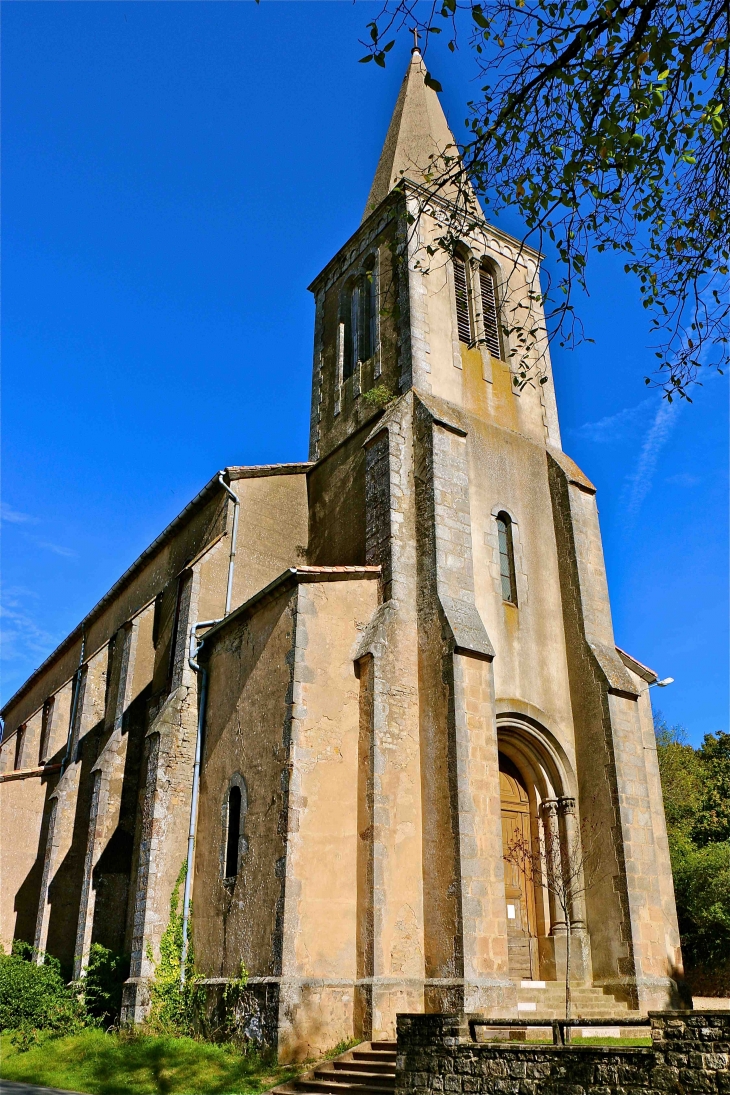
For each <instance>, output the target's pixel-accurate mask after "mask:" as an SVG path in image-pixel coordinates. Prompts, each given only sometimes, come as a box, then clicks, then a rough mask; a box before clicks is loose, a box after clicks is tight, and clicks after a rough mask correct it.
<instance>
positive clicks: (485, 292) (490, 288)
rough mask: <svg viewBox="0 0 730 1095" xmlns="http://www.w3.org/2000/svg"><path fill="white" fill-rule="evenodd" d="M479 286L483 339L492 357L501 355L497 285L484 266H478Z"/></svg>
mask: <svg viewBox="0 0 730 1095" xmlns="http://www.w3.org/2000/svg"><path fill="white" fill-rule="evenodd" d="M479 287H480V289H481V293H482V316H483V317H484V341H485V342H486V344H487V346H488V348H489V352H490V354H491V355H492V357H498V358H501V357H502V349H501V345H500V339H499V308H498V306H497V287H496V286H495V284H494V275H493V274H492V272H491V271H490V270H487V269H486V267H484V266H480V267H479Z"/></svg>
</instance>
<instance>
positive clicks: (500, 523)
mask: <svg viewBox="0 0 730 1095" xmlns="http://www.w3.org/2000/svg"><path fill="white" fill-rule="evenodd" d="M497 535H498V537H499V574H500V578H501V580H502V600H503V601H507V602H508V603H509V604H512V605H516V604H517V582H516V581H515V552H514V546H513V543H512V518H511V517H510V515H509V514H508V513H498V514H497Z"/></svg>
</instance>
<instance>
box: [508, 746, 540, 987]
mask: <svg viewBox="0 0 730 1095" xmlns="http://www.w3.org/2000/svg"><path fill="white" fill-rule="evenodd" d="M499 786H500V797H501V803H502V844H503V847H504V853H505V855H508V854H509V849H510V848H512V849H515V848H519V846H520V845H522V846H523V847H525V848H527V849H530V848H531V847H532V829H531V825H530V800H529V796H528V794H527V788H526V787H525V783H524V780H523V779H522V776H521V775H520V773H519V771H518V770H517V768H516V767H515V766H514V764H512V762H511V761H510V760H508V759H507V757H505V756H503V755H502V754H501V753H500V755H499ZM514 858H515V857H514V853H513V855H512V856H511V857H510V860H506V861H505V864H504V892H505V897H506V900H507V944H508V947H509V972H510V975H511V976H512V977H515V978H520V979H525V980H530V979H531V978H532V977H533V975H534V971H533V964H534V960H535V958H536V954H535V952H536V949H537V948H536V946H535V944H536V931H535V888H534V884H533V880H532V872H531V871H530V869H529V864H526V863H524V862H522V863H520V862H514ZM516 858H517V859H518V860H519V859H520V856H519V855H517V857H516Z"/></svg>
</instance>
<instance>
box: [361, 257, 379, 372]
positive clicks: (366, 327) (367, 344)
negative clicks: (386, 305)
mask: <svg viewBox="0 0 730 1095" xmlns="http://www.w3.org/2000/svg"><path fill="white" fill-rule="evenodd" d="M359 292H360V333H359V351H360V354H359V360H360V361H369V360H370V358H371V357H372V356H373V354H374V353H375V349H376V346H377V326H376V325H377V317H378V310H377V285H376V281H375V258H374V256H372V255H370V256H369V257H368V258H367V259H365V273H364V274H363V276H362V278H361V279H360V286H359Z"/></svg>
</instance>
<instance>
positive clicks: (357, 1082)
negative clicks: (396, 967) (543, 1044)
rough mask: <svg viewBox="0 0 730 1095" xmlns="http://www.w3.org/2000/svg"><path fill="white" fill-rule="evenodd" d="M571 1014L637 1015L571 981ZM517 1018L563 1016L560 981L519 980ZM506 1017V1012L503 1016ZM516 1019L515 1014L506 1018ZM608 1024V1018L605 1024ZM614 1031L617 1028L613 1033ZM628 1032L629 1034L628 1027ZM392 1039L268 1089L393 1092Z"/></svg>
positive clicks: (329, 1094) (326, 1093) (286, 1093)
mask: <svg viewBox="0 0 730 1095" xmlns="http://www.w3.org/2000/svg"><path fill="white" fill-rule="evenodd" d="M572 989H573V993H572V995H573V1017H574V1018H576V1019H580V1018H584V1019H606V1020H607V1021H609V1020H613V1022H612V1023H611V1024H610V1025H611V1026H614V1025H616V1021H619V1023H620V1020H621V1018H622V1017H624V1016H625V1017H626V1018H636V1016H637V1014H638V1013H637V1012H636V1011H631V1010H630V1009H629V1007H628V1005H627V1003H626V1001H625V1000H621V999H619V998H618V997H616V996H614V995H613V994H612V993H609V992H605V991H604V990H603V989H600V988H594V987H593V986H592V985H585V984H575V985H573V986H572ZM517 1000H518V1003H517V1015H516V1018H518V1019H562V1018H563V1017H564V1016H565V984H564V983H563V982H562V981H521V982H520V983H519V987H518V990H517ZM504 1017H505V1018H508V1016H507V1015H505V1016H504ZM511 1017H512V1018H515V1015H514V1012H513V1014H512V1016H511ZM607 1025H609V1024H608V1022H607ZM617 1033H618V1032H617ZM628 1033H633V1031H631V1029H629V1032H628ZM395 1057H396V1043H395V1042H361V1043H360V1045H357V1046H354V1047H353V1048H352V1049H348V1050H347V1052H345V1053H342V1054H340V1056H339V1057H335V1058H334V1059H333V1060H331V1061H323V1062H321V1063H320V1064H318V1065H316V1066H315V1067H314V1068H313V1069H312V1070H311V1072H307V1073H305V1074H304V1075H303V1076H300V1077H299V1079H297V1080H290V1081H289V1082H288V1083H286V1084H280V1085H279V1086H278V1087H275V1088H273V1091H272V1093H271V1095H338V1093H339V1095H347V1093H351V1095H393V1091H394V1089H395Z"/></svg>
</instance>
